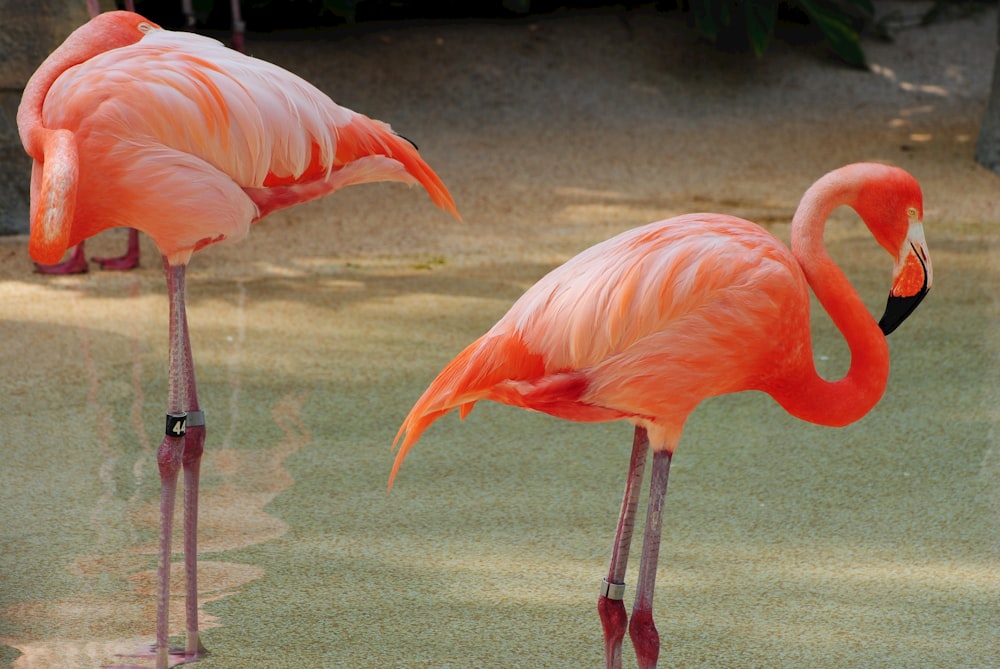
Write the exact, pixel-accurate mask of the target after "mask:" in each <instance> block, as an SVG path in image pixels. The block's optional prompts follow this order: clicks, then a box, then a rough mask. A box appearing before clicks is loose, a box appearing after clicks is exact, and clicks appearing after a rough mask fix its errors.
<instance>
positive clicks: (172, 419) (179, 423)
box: [166, 413, 188, 437]
mask: <svg viewBox="0 0 1000 669" xmlns="http://www.w3.org/2000/svg"><path fill="white" fill-rule="evenodd" d="M187 418H188V415H187V414H186V413H168V414H167V428H166V434H167V436H168V437H183V436H184V435H185V433H186V432H187Z"/></svg>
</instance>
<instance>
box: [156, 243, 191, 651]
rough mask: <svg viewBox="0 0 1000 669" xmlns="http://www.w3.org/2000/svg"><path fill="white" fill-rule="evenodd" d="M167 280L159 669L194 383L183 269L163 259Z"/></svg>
mask: <svg viewBox="0 0 1000 669" xmlns="http://www.w3.org/2000/svg"><path fill="white" fill-rule="evenodd" d="M163 265H164V270H165V273H166V276H167V297H168V300H169V304H170V335H169V337H170V350H169V371H168V377H169V381H168V387H167V422H166V434H165V435H164V437H163V442H162V443H161V444H160V447H159V450H158V451H157V458H156V459H157V464H158V465H159V469H160V556H159V557H160V566H159V571H158V586H159V587H158V591H157V602H156V651H155V652H156V669H167V667H168V666H169V657H168V655H169V646H168V645H167V637H168V621H169V604H170V560H171V557H172V555H173V553H172V551H171V538H172V533H173V532H172V530H173V522H174V503H175V500H176V495H177V475H178V473H179V472H180V470H181V467H182V466H183V460H184V452H185V442H186V439H185V431H186V423H187V416H186V415H185V409H184V407H185V406H187V403H188V398H187V394H188V388H189V387H190V386H191V384H193V383H194V381H193V379H191V380H189V379H188V376H189V374H190V371H191V369H192V365H191V362H190V359H191V344H190V341H189V339H188V330H187V314H186V311H185V307H184V272H185V266H184V265H177V266H171V265H169V264H168V263H167V260H166V258H164V259H163Z"/></svg>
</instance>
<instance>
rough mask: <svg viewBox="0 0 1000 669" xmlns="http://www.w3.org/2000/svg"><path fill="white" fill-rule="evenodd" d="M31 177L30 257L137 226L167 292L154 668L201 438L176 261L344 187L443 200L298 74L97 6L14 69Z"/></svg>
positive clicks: (192, 550)
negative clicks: (383, 188) (21, 79)
mask: <svg viewBox="0 0 1000 669" xmlns="http://www.w3.org/2000/svg"><path fill="white" fill-rule="evenodd" d="M17 121H18V129H19V131H20V135H21V141H22V143H23V144H24V147H25V150H26V151H27V152H28V154H29V155H31V157H32V158H33V159H34V165H33V169H32V175H31V237H30V242H29V250H30V252H31V256H32V258H34V259H35V260H36V261H37V262H41V263H53V262H55V261H57V260H58V259H59V258H60V257H62V255H63V253H64V252H65V251H66V249H67V248H68V247H70V246H72V245H74V244H79V243H80V242H82V241H83V240H84V239H86V238H88V237H91V236H93V235H95V234H97V233H99V232H101V231H102V230H106V229H108V228H112V227H131V228H136V229H139V230H141V231H143V232H145V233H146V234H148V235H149V236H150V237H152V239H153V241H154V242H155V244H156V246H157V248H158V249H159V251H160V253H161V254H162V255H163V261H164V268H165V271H166V277H167V287H168V296H169V301H170V335H169V336H170V361H169V395H168V414H167V420H166V434H165V437H164V439H163V442H162V444H161V445H160V447H159V451H158V454H157V461H158V465H159V468H160V478H161V490H162V494H161V510H160V522H161V536H160V567H159V593H158V606H157V631H156V666H157V668H158V669H163V668H164V667H166V666H167V664H168V650H167V601H168V596H169V575H170V572H169V567H170V564H169V563H170V555H171V547H170V538H171V537H170V534H171V533H170V528H171V525H172V520H173V507H174V495H175V490H176V485H177V476H178V472H179V470H180V469H183V470H184V482H185V485H184V530H185V536H184V562H185V569H186V577H187V589H186V618H187V644H186V649H185V651H184V654H185V660H191V659H194V658H197V657H199V656H200V655H201V654H202V653H203V648H202V646H201V643H200V641H199V637H198V622H197V606H198V603H197V580H196V574H197V541H196V536H197V503H198V499H197V495H198V479H199V463H200V460H201V454H202V450H203V446H204V439H205V425H204V416H203V414H202V412H201V409H200V405H199V403H198V395H197V389H196V385H195V377H194V364H193V361H192V357H191V346H190V341H189V338H188V326H187V318H186V314H185V306H184V304H185V299H184V295H185V288H184V285H185V284H184V277H185V268H186V266H187V263H188V261H189V260H190V259H191V256H192V254H193V253H194V252H195V251H197V250H198V249H201V248H203V247H205V246H208V245H209V244H213V243H215V242H219V241H223V240H226V239H232V240H239V239H241V238H242V237H244V236H245V235H246V234H247V232H248V230H249V228H250V224H251V223H253V222H255V221H258V220H260V219H261V218H263V217H264V216H266V215H267V214H268V213H270V212H272V211H275V210H277V209H282V208H284V207H289V206H292V205H294V204H297V203H300V202H305V201H307V200H311V199H314V198H318V197H321V196H324V195H327V194H329V193H332V192H333V191H336V190H338V189H340V188H343V187H345V186H350V185H353V184H360V183H366V182H373V181H386V180H393V181H402V182H406V183H411V184H415V183H419V184H421V185H422V186H423V187H424V188H425V189H426V190H427V192H428V194H429V195H430V197H431V199H432V200H433V201H434V203H435V204H437V205H438V206H439V207H441V208H443V209H445V210H447V211H449V212H451V213H452V214H454V215H455V216H456V217H457V216H458V213H457V211H456V209H455V204H454V202H453V201H452V199H451V196H450V195H449V193H448V190H447V188H446V187H445V185H444V184H443V183H442V182H441V180H440V179H439V178H438V177H437V175H436V174H434V172H433V171H432V170H431V168H430V167H429V166H428V165H427V164H426V163H425V162H424V161H423V159H421V157H420V155H419V154H418V153H417V150H416V148H415V147H414V146H413V145H412V144H410V143H409V142H408V141H406V140H405V139H403V138H402V137H400V136H399V135H396V134H395V133H393V132H392V130H391V129H390V128H389V126H388V125H386V124H385V123H382V122H380V121H375V120H372V119H370V118H368V117H366V116H363V115H361V114H358V113H355V112H353V111H351V110H349V109H345V108H343V107H340V106H338V105H336V104H335V103H334V102H333V101H332V100H330V98H328V97H327V96H326V95H324V94H323V93H321V92H320V91H319V90H317V89H316V88H315V87H313V86H312V85H310V84H309V83H307V82H306V81H303V80H302V79H300V78H299V77H297V76H295V75H293V74H291V73H290V72H287V71H286V70H283V69H281V68H279V67H277V66H275V65H272V64H270V63H266V62H263V61H260V60H256V59H254V58H250V57H248V56H245V55H243V54H241V53H238V52H236V51H233V50H232V49H228V48H226V47H224V46H223V45H222V44H220V43H219V42H216V41H215V40H212V39H208V38H206V37H202V36H199V35H193V34H190V33H184V32H172V31H167V30H163V29H161V28H160V27H159V26H157V25H156V24H154V23H152V22H150V21H148V20H146V19H145V18H143V17H142V16H139V15H138V14H134V13H130V12H107V13H104V14H99V15H98V16H96V17H95V18H93V19H91V20H90V21H89V22H88V23H87V24H85V25H84V26H82V27H81V28H79V29H77V30H76V31H75V32H73V33H72V34H71V35H70V36H69V37H68V38H67V39H66V41H65V42H64V43H63V44H62V45H61V46H59V47H58V48H57V49H56V50H55V51H54V52H53V53H52V54H51V55H50V56H49V57H48V58H47V59H46V60H45V62H44V63H42V65H41V66H40V67H39V68H38V70H37V71H36V72H35V74H34V75H33V76H32V78H31V80H30V81H29V82H28V85H27V87H26V88H25V91H24V96H23V98H22V100H21V105H20V108H19V109H18V114H17Z"/></svg>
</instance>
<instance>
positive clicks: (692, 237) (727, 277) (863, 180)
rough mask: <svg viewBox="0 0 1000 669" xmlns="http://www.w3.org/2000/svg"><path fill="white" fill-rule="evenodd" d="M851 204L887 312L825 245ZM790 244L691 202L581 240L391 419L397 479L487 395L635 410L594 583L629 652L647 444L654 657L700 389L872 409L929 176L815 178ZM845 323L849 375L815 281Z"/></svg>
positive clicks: (921, 256) (554, 411) (644, 633)
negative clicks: (601, 237)
mask: <svg viewBox="0 0 1000 669" xmlns="http://www.w3.org/2000/svg"><path fill="white" fill-rule="evenodd" d="M841 205H847V206H849V207H852V208H853V209H854V210H855V211H857V213H858V214H859V215H860V216H861V218H862V219H863V220H864V221H865V223H866V224H867V226H868V229H869V230H870V231H871V233H872V235H874V237H875V239H876V241H878V243H879V244H881V246H882V247H883V248H885V250H887V251H888V252H889V253H890V255H892V257H893V258H894V260H895V266H894V269H893V277H894V278H893V283H892V288H891V290H890V293H889V299H888V302H887V304H886V310H885V314H884V316H883V317H882V319H881V321H880V322H879V323H878V324H876V322H875V320H874V319H873V318H872V316H871V315H870V314H869V313H868V311H867V309H865V306H864V304H863V303H862V301H861V298H860V297H859V296H858V294H857V292H855V290H854V289H853V288H852V287H851V285H850V283H849V282H848V280H847V278H846V277H845V276H844V274H843V273H842V272H841V270H840V269H839V268H838V267H837V265H836V264H834V262H833V260H832V259H831V258H830V256H829V255H828V253H827V251H826V250H825V248H824V246H823V229H824V226H825V223H826V220H827V218H828V217H829V215H830V213H831V212H832V211H833V210H834V209H835V208H837V207H839V206H841ZM791 242H792V244H791V250H789V249H788V248H787V247H786V246H785V245H784V244H782V243H781V242H780V241H778V240H777V239H776V238H774V237H773V236H772V235H771V234H769V233H768V232H766V231H765V230H764V229H762V228H761V227H759V226H757V225H755V224H753V223H751V222H749V221H746V220H743V219H740V218H736V217H733V216H726V215H721V214H689V215H684V216H678V217H676V218H671V219H668V220H665V221H660V222H657V223H651V224H649V225H646V226H643V227H639V228H636V229H634V230H630V231H627V232H624V233H622V234H620V235H618V236H617V237H614V238H612V239H609V240H607V241H605V242H602V243H600V244H597V245H596V246H593V247H591V248H590V249H588V250H586V251H583V252H582V253H580V254H579V255H577V256H576V257H574V258H572V259H571V260H569V261H568V262H567V263H565V264H564V265H562V266H560V267H558V268H556V269H554V270H553V271H552V272H550V273H549V274H548V275H546V276H545V277H544V278H542V279H541V280H540V281H539V282H538V283H536V284H535V285H534V286H532V287H531V288H530V289H529V290H528V291H527V292H526V293H525V294H524V295H522V296H521V298H520V299H519V300H518V301H517V302H516V303H515V304H514V305H513V306H512V307H511V309H510V311H508V312H507V314H506V315H505V316H504V317H503V318H501V319H500V320H499V322H497V324H496V325H494V326H493V328H492V329H490V330H489V331H488V332H487V333H486V334H484V335H483V336H482V337H480V338H479V339H477V340H476V341H474V342H473V343H472V344H470V345H469V346H468V347H467V348H466V349H465V350H463V351H462V352H461V353H459V354H458V356H457V357H455V359H454V360H452V361H451V362H450V363H448V365H447V366H446V367H445V368H444V370H443V371H442V372H441V373H440V374H439V375H438V376H437V378H435V379H434V381H432V382H431V384H430V386H429V387H428V388H427V390H426V391H425V392H424V393H423V395H421V396H420V398H419V399H418V400H417V402H416V404H415V405H414V406H413V408H412V410H411V411H410V412H409V414H408V415H407V416H406V419H405V420H404V421H403V424H402V426H401V427H400V429H399V432H398V433H397V435H396V440H395V442H394V444H393V445H394V446H395V445H397V444H398V445H399V451H398V453H397V455H396V459H395V462H394V463H393V466H392V472H391V474H390V477H389V488H390V489H391V488H392V484H393V481H394V480H395V477H396V475H397V473H398V472H399V468H400V465H401V464H402V462H403V459H404V458H405V457H406V454H407V452H409V450H410V449H411V448H412V447H413V445H414V444H415V443H416V442H417V440H418V439H419V438H420V436H421V434H423V432H424V431H425V430H426V429H427V428H428V427H429V426H430V425H431V424H432V423H433V422H434V421H435V420H437V419H438V418H440V417H441V416H443V415H444V414H446V413H448V412H449V411H451V410H452V409H455V408H458V409H459V412H460V415H461V417H463V418H464V417H465V416H466V415H467V414H468V413H469V411H471V410H472V408H473V406H474V405H475V403H476V402H478V401H479V400H486V399H488V400H494V401H497V402H502V403H505V404H510V405H512V406H516V407H521V408H524V409H532V410H535V411H541V412H545V413H548V414H551V415H553V416H557V417H560V418H565V419H569V420H576V421H583V422H597V421H611V420H618V419H623V420H627V421H630V422H631V423H632V424H633V425H634V426H635V430H634V438H633V448H632V455H631V459H630V462H629V468H628V475H627V477H626V486H625V495H624V498H623V500H622V507H621V514H620V516H619V520H618V526H617V529H616V533H615V540H614V544H613V548H612V553H611V560H610V565H609V568H608V575H607V577H606V578H605V579H604V581H603V582H602V586H601V592H600V596H599V598H598V612H599V615H600V619H601V623H602V628H603V633H604V639H605V657H606V665H607V667H609V668H614V669H617V668H618V667H620V666H621V653H622V641H623V639H624V635H625V629H626V622H627V615H626V612H625V606H624V603H623V601H622V600H623V596H624V590H625V585H624V583H625V581H624V577H625V568H626V563H627V561H628V553H629V546H630V544H631V535H632V526H633V519H634V515H635V511H636V506H637V504H638V497H639V487H640V485H641V482H642V477H643V470H644V468H645V463H646V459H647V454H648V452H649V451H650V450H652V453H653V464H652V474H651V480H650V487H649V511H648V514H647V520H646V528H645V536H644V538H643V546H642V555H641V559H640V565H639V574H638V579H637V585H636V594H635V601H634V606H633V609H632V618H631V622H629V623H628V631H629V636H630V637H631V639H632V643H633V647H634V650H635V653H636V657H637V659H638V665H639V667H641V668H642V669H649V668H651V667H655V666H656V662H657V658H658V656H659V647H660V638H659V634H658V632H657V630H656V627H655V625H654V623H653V612H652V606H653V586H654V584H655V580H656V566H657V557H658V552H659V547H660V534H661V526H662V517H663V503H664V495H665V493H666V490H667V479H668V475H669V472H670V461H671V459H672V457H673V454H674V450H675V448H676V447H677V445H678V442H679V441H680V437H681V431H682V429H683V427H684V422H685V420H686V419H687V417H688V415H689V414H690V413H691V412H692V411H693V410H694V408H695V407H696V406H697V405H698V404H699V403H700V402H701V401H702V400H703V399H705V398H708V397H712V396H716V395H721V394H724V393H732V392H738V391H742V390H760V391H763V392H765V393H768V394H770V395H771V396H772V397H773V398H774V399H775V400H776V401H777V402H778V403H779V404H780V405H781V406H782V407H783V408H784V409H785V410H786V411H788V412H789V413H791V414H792V415H794V416H797V417H798V418H801V419H803V420H806V421H810V422H813V423H818V424H820V425H829V426H843V425H847V424H848V423H851V422H853V421H856V420H858V419H860V418H861V417H862V416H864V415H865V414H866V413H868V412H869V411H870V410H871V409H872V407H874V406H875V404H876V403H877V402H878V400H879V399H880V398H881V396H882V394H883V392H884V390H885V387H886V381H887V378H888V373H889V351H888V347H887V345H886V340H885V336H886V335H887V334H889V333H890V332H892V331H893V330H894V329H895V328H896V327H897V326H898V325H899V324H900V323H902V321H903V320H904V319H905V318H906V317H907V316H909V314H910V313H911V312H912V311H913V310H914V309H915V308H916V307H917V305H918V304H919V303H920V300H921V299H922V298H923V297H924V295H925V294H926V293H927V291H928V290H929V289H930V286H931V281H932V270H931V261H930V258H929V256H928V254H927V245H926V242H925V240H924V231H923V199H922V195H921V191H920V186H919V184H918V183H917V181H916V180H915V179H914V178H913V177H912V176H911V175H910V174H908V173H907V172H905V171H904V170H902V169H899V168H895V167H889V166H885V165H880V164H873V163H858V164H852V165H847V166H845V167H842V168H840V169H837V170H834V171H833V172H830V173H829V174H827V175H825V176H823V177H822V178H820V179H819V180H818V181H817V182H816V183H815V184H814V185H813V186H812V187H810V188H809V189H808V190H807V191H806V193H805V195H804V196H803V198H802V200H801V202H800V204H799V206H798V208H797V210H796V212H795V215H794V218H793V219H792V229H791ZM810 287H811V288H812V290H813V292H814V293H815V294H816V297H817V298H818V299H819V301H820V303H821V304H822V306H823V308H824V309H826V311H827V313H828V314H829V316H830V318H831V319H832V320H833V322H834V324H835V325H836V326H837V328H838V329H839V330H840V332H841V334H842V335H843V336H844V338H845V339H846V340H847V343H848V345H849V347H850V351H851V365H850V368H849V370H848V372H847V373H846V375H845V376H844V377H843V378H842V379H840V380H839V381H833V382H831V381H827V380H824V379H823V378H821V377H820V376H819V374H818V373H817V371H816V368H815V365H814V363H813V352H812V345H811V340H810V332H809V288H810Z"/></svg>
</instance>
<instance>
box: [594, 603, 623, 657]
mask: <svg viewBox="0 0 1000 669" xmlns="http://www.w3.org/2000/svg"><path fill="white" fill-rule="evenodd" d="M597 613H598V614H599V615H600V616H601V627H602V628H603V629H604V657H605V662H606V667H607V669H621V666H622V640H623V639H624V638H625V627H626V626H627V622H628V614H626V613H625V603H624V602H622V600H621V599H614V598H611V597H608V596H607V595H603V594H602V595H601V596H600V597H599V598H598V599H597Z"/></svg>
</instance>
